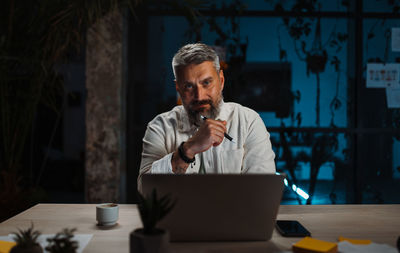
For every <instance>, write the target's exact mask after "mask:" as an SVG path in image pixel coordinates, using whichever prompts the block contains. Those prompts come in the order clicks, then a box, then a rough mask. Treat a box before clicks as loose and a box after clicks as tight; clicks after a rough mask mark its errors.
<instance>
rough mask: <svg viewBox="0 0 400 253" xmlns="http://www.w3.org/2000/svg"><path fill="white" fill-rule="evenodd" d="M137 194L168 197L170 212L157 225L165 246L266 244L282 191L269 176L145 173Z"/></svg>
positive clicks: (275, 178)
mask: <svg viewBox="0 0 400 253" xmlns="http://www.w3.org/2000/svg"><path fill="white" fill-rule="evenodd" d="M142 186H143V194H144V196H148V195H149V194H150V193H151V192H152V190H153V189H154V188H155V189H156V190H157V196H158V197H160V196H164V195H166V194H170V196H171V198H172V199H173V200H175V201H176V204H175V206H174V208H173V209H172V210H171V212H170V213H169V214H167V215H166V216H165V217H164V219H162V220H161V221H160V222H159V223H158V225H157V226H158V227H159V228H163V229H167V230H168V231H169V234H170V239H171V241H267V240H269V239H270V238H271V236H272V232H273V229H274V226H275V220H276V216H277V213H278V209H279V204H280V201H281V198H282V192H283V176H282V175H275V174H205V175H204V174H201V175H199V174H187V175H186V174H185V175H171V174H146V175H143V178H142Z"/></svg>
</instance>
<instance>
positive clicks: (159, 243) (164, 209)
mask: <svg viewBox="0 0 400 253" xmlns="http://www.w3.org/2000/svg"><path fill="white" fill-rule="evenodd" d="M174 205H175V202H171V199H170V196H169V195H165V196H163V197H161V198H158V197H157V191H156V190H155V189H153V191H152V193H151V194H150V196H146V197H144V196H143V195H141V194H140V193H139V204H138V207H139V214H140V219H141V220H142V223H143V228H139V229H136V230H134V231H132V232H131V234H130V252H131V253H133V252H142V253H153V252H158V253H164V252H168V247H169V234H168V231H166V230H163V229H160V228H157V227H156V225H157V222H159V221H160V220H161V219H162V218H164V217H165V216H166V215H167V214H168V213H169V212H170V211H171V209H172V208H173V207H174Z"/></svg>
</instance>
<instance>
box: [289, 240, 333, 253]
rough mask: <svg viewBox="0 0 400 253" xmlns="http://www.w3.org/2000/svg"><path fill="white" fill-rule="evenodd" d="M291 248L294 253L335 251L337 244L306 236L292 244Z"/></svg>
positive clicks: (331, 252)
mask: <svg viewBox="0 0 400 253" xmlns="http://www.w3.org/2000/svg"><path fill="white" fill-rule="evenodd" d="M292 250H293V252H295V253H336V252H337V244H336V243H333V242H327V241H321V240H317V239H314V238H311V237H308V236H306V237H304V238H303V239H301V240H300V241H298V242H296V243H295V244H293V246H292Z"/></svg>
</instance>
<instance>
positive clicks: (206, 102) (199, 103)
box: [191, 99, 212, 106]
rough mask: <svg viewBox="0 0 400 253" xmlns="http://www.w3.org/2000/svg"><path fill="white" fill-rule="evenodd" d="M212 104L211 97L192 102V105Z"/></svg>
mask: <svg viewBox="0 0 400 253" xmlns="http://www.w3.org/2000/svg"><path fill="white" fill-rule="evenodd" d="M208 104H209V105H212V100H211V99H206V100H196V101H193V102H192V103H191V105H192V106H196V105H208Z"/></svg>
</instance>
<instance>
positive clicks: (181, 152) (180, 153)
mask: <svg viewBox="0 0 400 253" xmlns="http://www.w3.org/2000/svg"><path fill="white" fill-rule="evenodd" d="M183 144H185V142H184V141H183V142H182V143H181V145H179V148H178V153H179V156H180V157H181V159H182V160H183V161H184V162H185V163H192V162H194V161H195V160H196V158H195V157H193V158H192V159H190V158H189V157H187V156H186V155H185V151H184V150H183Z"/></svg>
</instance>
